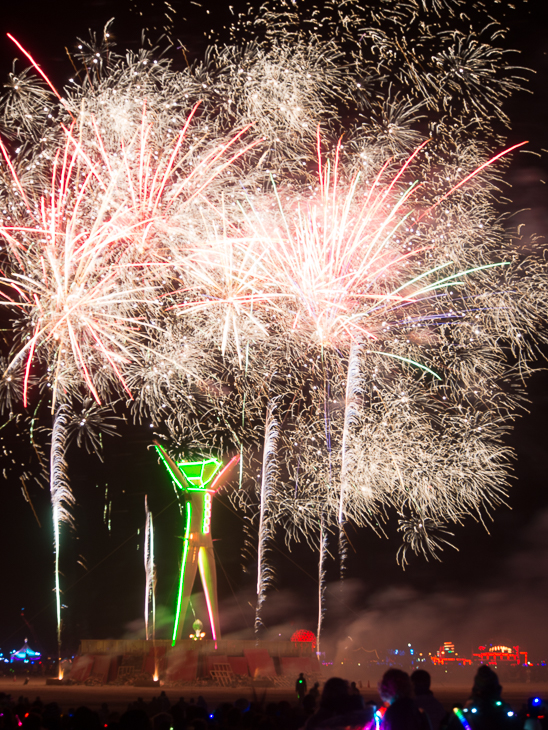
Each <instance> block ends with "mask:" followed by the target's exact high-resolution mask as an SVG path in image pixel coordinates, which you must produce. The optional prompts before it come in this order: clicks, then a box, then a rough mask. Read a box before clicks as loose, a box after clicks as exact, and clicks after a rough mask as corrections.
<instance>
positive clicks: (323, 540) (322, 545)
mask: <svg viewBox="0 0 548 730" xmlns="http://www.w3.org/2000/svg"><path fill="white" fill-rule="evenodd" d="M327 555H328V532H327V528H326V525H325V520H324V516H323V515H321V516H320V531H319V556H318V627H317V629H316V652H317V653H318V656H319V655H320V651H321V648H320V641H321V635H322V625H323V619H324V615H325V589H326V570H325V561H326V559H327Z"/></svg>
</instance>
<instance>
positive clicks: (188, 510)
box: [171, 502, 192, 646]
mask: <svg viewBox="0 0 548 730" xmlns="http://www.w3.org/2000/svg"><path fill="white" fill-rule="evenodd" d="M191 518H192V505H191V503H190V502H187V503H186V523H185V536H184V538H183V560H182V562H181V577H180V579H179V595H178V597H177V612H176V614H175V625H174V626H173V638H172V641H171V646H175V642H176V641H177V630H178V628H179V620H180V618H181V603H182V601H183V589H184V583H185V569H186V561H187V557H188V544H189V534H190V520H191Z"/></svg>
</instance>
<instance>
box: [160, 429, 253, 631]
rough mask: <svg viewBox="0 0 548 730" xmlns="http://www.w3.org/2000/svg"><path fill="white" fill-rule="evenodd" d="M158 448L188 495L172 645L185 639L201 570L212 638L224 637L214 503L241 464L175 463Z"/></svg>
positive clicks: (171, 472) (212, 461)
mask: <svg viewBox="0 0 548 730" xmlns="http://www.w3.org/2000/svg"><path fill="white" fill-rule="evenodd" d="M154 445H155V448H156V451H157V452H158V454H159V455H160V458H161V459H162V461H163V463H164V465H165V467H166V468H167V470H168V472H169V474H170V475H171V478H172V479H173V481H174V482H175V484H176V486H177V487H178V488H179V489H181V491H183V492H184V493H185V500H186V501H185V531H184V535H183V555H182V560H181V576H180V579H179V591H178V595H177V607H176V610H175V622H174V625H173V637H172V645H174V644H175V642H176V641H177V640H178V639H180V638H181V633H182V631H183V624H184V621H185V616H186V612H187V610H188V604H189V601H190V595H191V592H192V588H193V586H194V581H195V580H196V570H199V571H200V578H201V580H202V587H203V589H204V595H205V600H206V605H207V612H208V615H209V624H210V627H211V636H212V638H213V640H214V641H217V639H219V638H220V628H219V607H218V601H217V571H216V569H215V555H214V553H213V541H212V539H211V529H210V527H211V502H212V499H213V496H214V494H215V492H216V491H217V489H218V488H219V487H220V486H221V484H222V483H223V482H224V479H223V478H224V477H226V476H227V474H228V472H229V470H230V469H231V468H232V467H233V466H234V465H235V464H237V463H238V461H239V460H240V456H239V455H238V456H235V457H233V458H232V459H231V460H230V461H229V462H228V464H226V466H224V467H223V463H222V461H219V460H218V459H207V460H205V461H190V462H180V463H178V464H177V463H175V461H173V459H172V458H171V457H170V456H169V455H168V454H167V453H166V450H165V449H164V448H163V447H162V446H160V444H158V443H156V442H155V444H154Z"/></svg>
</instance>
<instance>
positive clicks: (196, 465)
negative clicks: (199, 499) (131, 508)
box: [154, 444, 223, 491]
mask: <svg viewBox="0 0 548 730" xmlns="http://www.w3.org/2000/svg"><path fill="white" fill-rule="evenodd" d="M154 448H155V449H156V451H157V453H158V455H159V456H160V458H161V460H162V461H163V463H164V466H165V467H166V469H167V470H168V472H169V474H170V475H171V478H172V479H173V481H174V482H175V483H176V484H177V486H179V487H180V488H181V489H184V490H185V491H186V490H189V491H198V490H202V489H206V488H207V485H208V484H210V483H211V481H212V480H213V478H214V477H215V475H216V474H217V472H218V471H219V469H220V468H221V467H222V465H223V462H222V461H220V460H219V459H215V458H214V457H212V458H211V459H205V460H203V461H180V462H179V463H178V464H175V463H174V462H172V463H173V465H174V466H176V467H177V468H178V469H179V470H180V473H179V474H177V473H176V471H175V470H174V468H173V467H172V465H171V464H170V459H169V457H168V456H167V454H166V453H165V451H164V449H163V448H162V447H161V446H160V445H159V444H154ZM181 475H182V476H183V477H184V478H185V479H186V481H187V482H188V484H184V483H183V482H182V481H181ZM189 485H190V486H189Z"/></svg>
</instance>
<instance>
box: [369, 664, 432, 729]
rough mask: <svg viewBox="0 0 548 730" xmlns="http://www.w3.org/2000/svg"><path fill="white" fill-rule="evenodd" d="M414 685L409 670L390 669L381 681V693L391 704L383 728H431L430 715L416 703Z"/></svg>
mask: <svg viewBox="0 0 548 730" xmlns="http://www.w3.org/2000/svg"><path fill="white" fill-rule="evenodd" d="M412 693H413V686H412V684H411V679H410V678H409V675H408V674H407V672H404V671H402V670H401V669H389V670H388V671H387V672H385V673H384V675H383V678H382V679H381V681H380V682H379V694H380V696H381V699H382V701H383V702H388V703H389V706H388V709H387V710H386V712H385V713H384V717H383V720H382V725H381V727H382V728H383V730H431V727H432V726H431V725H430V720H429V719H428V715H426V713H424V712H423V711H422V710H420V709H419V708H418V707H417V706H416V704H415V703H414V701H413V699H412V697H411V695H412Z"/></svg>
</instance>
